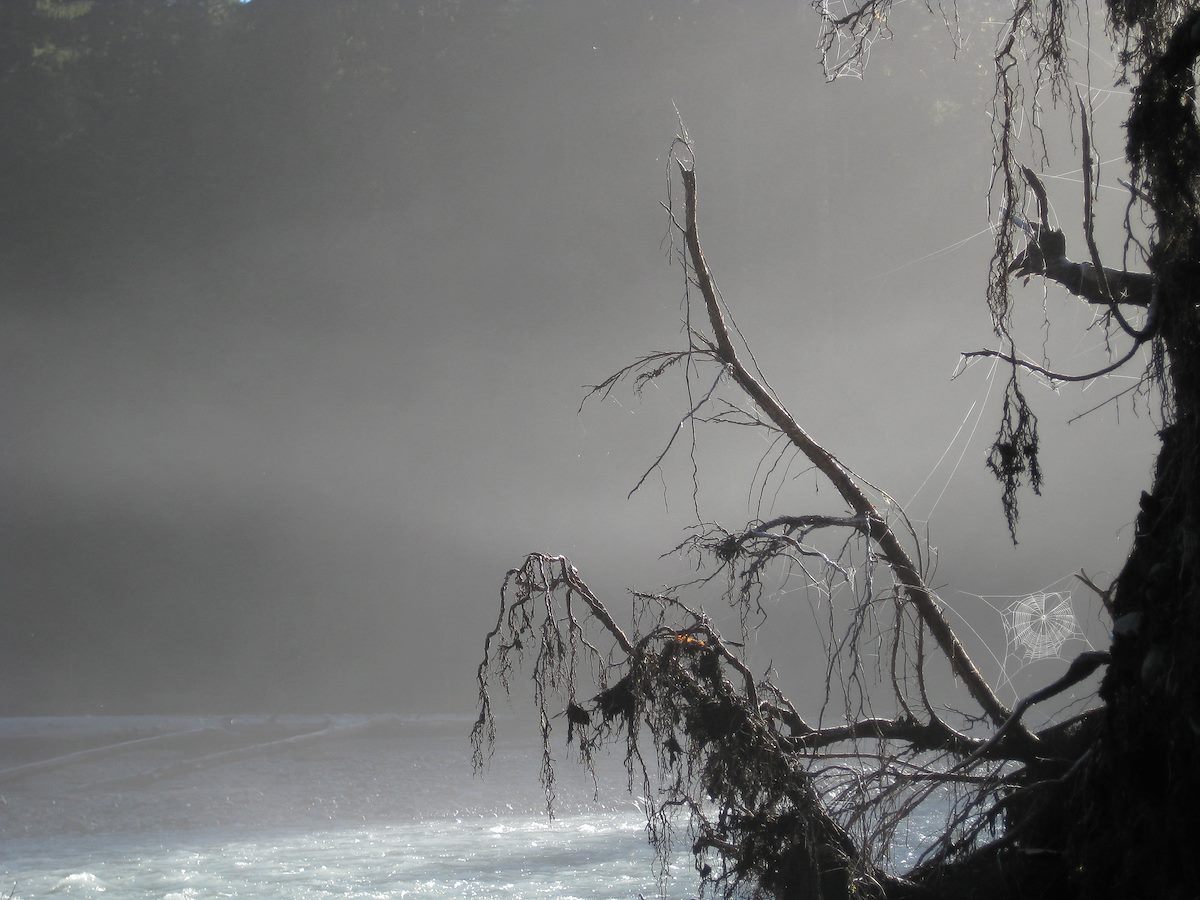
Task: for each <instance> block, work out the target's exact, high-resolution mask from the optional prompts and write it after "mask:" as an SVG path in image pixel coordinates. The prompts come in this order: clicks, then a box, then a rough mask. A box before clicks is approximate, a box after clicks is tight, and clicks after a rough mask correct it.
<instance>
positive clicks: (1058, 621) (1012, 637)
mask: <svg viewBox="0 0 1200 900" xmlns="http://www.w3.org/2000/svg"><path fill="white" fill-rule="evenodd" d="M1068 577H1069V576H1068ZM1067 581H1068V578H1061V579H1059V580H1058V581H1055V582H1054V583H1053V584H1050V585H1047V586H1046V587H1045V588H1040V589H1038V590H1036V591H1033V592H1032V593H1028V594H1015V595H999V596H997V595H992V596H990V597H988V596H983V595H981V594H968V595H967V596H970V597H974V598H975V599H977V600H981V601H983V602H984V603H985V604H987V605H988V606H989V607H991V608H992V610H993V611H994V612H995V613H996V614H997V615H998V616H999V617H1000V620H1001V622H1002V623H1003V626H1004V641H1005V644H1004V655H1003V658H1001V657H1000V655H999V653H998V652H995V651H993V650H991V648H988V650H989V653H990V655H991V657H992V658H993V659H994V660H995V661H996V663H997V665H998V666H999V674H998V677H997V687H998V688H1008V689H1010V690H1012V691H1013V693H1014V696H1015V695H1016V694H1017V687H1016V685H1014V684H1013V679H1014V678H1015V677H1016V676H1017V675H1018V674H1019V673H1020V672H1021V671H1022V670H1023V669H1025V668H1026V667H1027V666H1029V665H1031V664H1032V663H1035V662H1037V661H1039V660H1043V659H1065V658H1066V657H1065V655H1064V654H1063V649H1062V648H1063V646H1064V645H1065V644H1067V642H1069V641H1079V642H1081V643H1083V644H1085V645H1086V646H1087V647H1088V648H1089V649H1095V648H1094V647H1092V642H1091V641H1090V640H1088V638H1087V635H1086V634H1084V632H1083V629H1082V627H1080V625H1079V620H1078V618H1077V617H1076V614H1075V606H1074V600H1073V598H1072V595H1071V591H1070V590H1068V589H1066V588H1064V587H1063V585H1064V584H1065V583H1067ZM1056 588H1057V589H1056ZM956 612H957V611H956ZM958 615H959V618H960V619H963V621H964V622H965V621H966V620H965V618H964V617H963V616H962V615H961V614H960V613H959V614H958ZM971 630H972V631H974V629H973V628H972V629H971ZM974 633H975V636H976V637H977V638H979V639H980V640H984V639H983V636H982V635H981V634H980V633H979V632H978V631H974ZM986 643H988V642H985V645H986Z"/></svg>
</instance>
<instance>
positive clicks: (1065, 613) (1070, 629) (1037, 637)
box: [1001, 591, 1087, 667]
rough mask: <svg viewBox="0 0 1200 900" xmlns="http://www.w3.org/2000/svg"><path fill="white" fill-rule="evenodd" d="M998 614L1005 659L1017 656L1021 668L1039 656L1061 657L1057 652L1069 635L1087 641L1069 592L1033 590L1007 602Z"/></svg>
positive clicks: (1069, 638) (1039, 657)
mask: <svg viewBox="0 0 1200 900" xmlns="http://www.w3.org/2000/svg"><path fill="white" fill-rule="evenodd" d="M1001 615H1002V616H1003V619H1004V635H1005V638H1006V639H1007V645H1006V646H1005V648H1004V656H1005V661H1006V662H1007V660H1008V659H1010V658H1013V657H1016V658H1018V659H1020V660H1021V664H1022V667H1024V666H1027V665H1029V664H1030V663H1031V662H1034V661H1035V660H1039V659H1061V658H1062V657H1061V655H1060V653H1059V651H1060V650H1061V649H1062V646H1063V644H1065V643H1066V642H1067V641H1069V640H1071V639H1072V638H1075V639H1077V640H1081V641H1086V640H1087V638H1085V637H1084V635H1083V631H1082V629H1080V627H1079V623H1078V622H1077V621H1076V620H1075V611H1074V610H1073V609H1072V608H1071V592H1070V591H1049V592H1047V591H1035V592H1034V593H1032V594H1027V595H1026V596H1024V597H1021V598H1019V599H1017V600H1014V601H1013V602H1012V603H1010V604H1008V606H1007V607H1005V609H1004V612H1003V613H1002V614H1001Z"/></svg>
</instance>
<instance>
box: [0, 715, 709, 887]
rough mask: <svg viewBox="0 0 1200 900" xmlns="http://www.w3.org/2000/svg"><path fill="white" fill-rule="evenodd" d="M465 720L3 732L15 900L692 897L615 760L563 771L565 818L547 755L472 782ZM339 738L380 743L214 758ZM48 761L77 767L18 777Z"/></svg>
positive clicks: (54, 725)
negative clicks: (92, 752)
mask: <svg viewBox="0 0 1200 900" xmlns="http://www.w3.org/2000/svg"><path fill="white" fill-rule="evenodd" d="M469 724H470V723H469V721H468V720H466V719H453V718H450V719H447V718H409V719H390V720H379V719H377V720H370V719H366V718H360V719H355V718H354V717H338V718H336V719H330V720H309V721H305V720H301V719H271V720H267V719H264V718H258V719H249V718H247V719H240V720H229V719H221V718H218V717H186V718H185V717H170V718H167V717H153V718H151V717H123V718H87V719H79V718H62V719H7V720H0V898H4V897H7V896H8V892H9V891H12V892H13V893H12V897H13V898H14V900H18V898H33V897H104V898H115V897H137V898H170V900H182V898H207V897H240V898H259V897H261V898H274V897H278V898H298V900H305V898H323V897H356V898H389V900H391V898H400V897H411V898H419V897H429V898H439V897H476V898H482V897H497V898H500V897H504V898H510V897H555V898H572V897H579V898H584V897H588V898H592V897H613V898H634V897H638V896H639V894H641V895H645V896H646V897H654V896H660V895H661V896H665V897H669V898H682V897H691V896H694V889H695V885H696V879H695V873H694V871H693V869H692V864H691V859H690V857H689V856H687V855H686V854H684V855H681V856H679V857H678V858H676V859H675V860H674V862H673V865H672V866H671V868H670V870H669V871H668V873H667V874H666V875H664V876H662V877H659V876H658V875H656V866H655V860H654V854H653V852H652V850H651V849H650V848H649V847H648V845H647V843H646V838H645V831H644V826H645V820H644V818H643V814H642V811H641V808H640V807H639V805H638V804H637V802H636V801H635V800H634V799H632V798H631V797H630V795H629V794H628V792H627V791H626V790H625V776H624V771H623V769H622V768H621V767H620V765H619V763H618V762H617V761H616V760H612V761H610V764H609V765H608V766H607V768H605V769H604V770H603V771H602V772H601V773H600V780H599V783H598V785H593V783H592V782H591V780H590V779H589V778H588V777H587V776H586V775H585V774H584V773H583V772H581V771H580V770H579V768H578V767H577V766H573V765H572V764H571V763H570V762H569V761H566V760H564V764H563V765H562V766H561V770H560V782H559V785H558V792H557V793H558V798H557V803H556V811H557V814H556V817H555V819H554V820H553V821H550V820H548V819H547V817H546V814H545V809H544V799H543V795H542V792H541V787H540V785H539V784H538V781H537V770H538V758H537V752H538V748H537V747H536V746H534V745H533V744H530V743H527V742H517V743H504V744H501V745H500V746H499V748H498V751H497V754H496V756H495V758H494V760H493V764H492V767H491V769H490V771H489V773H488V774H487V776H486V777H484V778H482V779H480V778H475V777H473V776H472V775H471V766H470V747H469V745H468V742H467V732H468V729H469ZM327 725H334V726H337V727H347V728H350V729H353V728H357V727H361V726H368V727H372V728H373V730H370V731H367V732H358V733H348V734H344V735H342V736H330V737H324V738H322V739H321V740H318V741H312V742H309V743H303V742H301V743H300V744H297V745H295V746H291V745H287V744H281V745H276V749H275V750H273V751H272V752H270V753H260V754H256V755H249V756H244V757H240V758H235V757H232V756H228V755H227V756H226V757H220V758H218V757H215V756H213V754H216V753H226V754H228V753H229V751H231V750H236V748H238V747H243V746H245V745H247V744H250V743H254V742H265V741H268V740H277V739H280V738H283V737H287V736H289V735H292V734H294V733H296V732H298V731H301V730H304V729H313V728H318V727H322V726H327ZM374 726H382V727H374ZM517 730H518V731H519V729H517ZM164 733H172V734H177V735H178V736H177V737H170V738H166V739H157V740H150V741H147V742H144V743H142V744H134V745H129V746H127V747H125V748H122V749H121V750H119V751H117V752H113V753H109V754H107V755H102V756H100V757H94V758H89V757H86V756H75V757H66V754H69V753H78V752H79V751H80V750H83V749H85V748H88V747H94V746H96V745H97V744H105V743H113V742H116V741H120V740H128V739H130V738H139V737H142V738H144V737H147V736H154V735H161V734H164ZM47 758H57V759H59V760H60V761H61V763H62V764H60V765H56V766H54V767H51V768H47V769H44V770H41V771H31V770H30V769H29V768H25V769H21V768H18V767H19V766H22V765H27V764H28V763H29V762H31V761H35V760H44V759H47ZM196 760H201V765H200V767H197V768H188V767H187V766H186V765H185V764H186V763H188V762H189V761H191V762H193V763H194V761H196ZM218 762H219V763H220V764H217V763H218Z"/></svg>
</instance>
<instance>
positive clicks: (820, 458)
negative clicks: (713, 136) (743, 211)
mask: <svg viewBox="0 0 1200 900" xmlns="http://www.w3.org/2000/svg"><path fill="white" fill-rule="evenodd" d="M679 171H680V173H681V177H682V179H683V186H684V199H685V204H686V207H685V215H684V221H685V225H686V229H687V230H686V234H685V239H686V243H687V247H688V253H689V256H690V258H691V263H692V270H693V273H694V277H695V280H696V284H697V287H698V288H699V289H700V292H701V294H702V295H703V298H704V302H705V306H706V307H707V309H708V316H709V323H710V325H711V327H712V331H713V335H714V337H715V338H716V343H717V356H718V358H719V359H720V361H721V362H723V363H724V364H725V365H726V366H728V367H729V370H730V372H731V374H732V377H733V379H734V380H735V381H736V382H737V383H738V385H739V386H740V387H741V388H742V390H744V391H745V392H746V394H747V395H748V396H749V397H750V399H751V400H752V401H754V402H755V403H756V404H757V405H758V407H759V408H760V409H761V410H762V411H763V412H764V413H765V414H766V416H767V418H769V419H770V420H771V421H772V422H774V423H775V425H776V426H777V427H778V428H779V429H780V430H781V431H782V432H783V433H784V434H786V435H787V436H788V439H789V440H791V442H792V443H793V444H795V445H796V447H797V448H799V450H800V451H801V452H802V453H803V454H804V455H805V456H806V457H807V458H808V459H809V461H810V462H811V463H812V464H813V465H814V466H816V468H817V469H818V470H819V471H820V472H821V473H822V474H823V475H825V477H826V478H828V479H829V481H830V482H831V483H832V484H833V486H834V487H835V488H836V489H837V491H838V493H839V494H840V495H841V496H842V499H843V500H845V501H846V503H847V504H848V505H849V506H850V508H851V509H852V510H853V511H854V513H855V515H857V516H859V517H861V518H862V519H863V520H864V521H866V522H868V523H869V531H870V536H871V538H872V540H874V541H875V543H876V544H877V545H878V546H879V548H880V551H881V553H882V554H883V557H884V558H885V559H886V560H887V562H888V564H889V566H891V568H892V571H893V572H894V573H895V576H896V580H897V582H898V583H899V584H900V585H902V587H903V590H904V592H905V594H906V596H907V597H908V599H909V600H910V602H912V604H913V605H914V607H915V608H916V610H917V612H918V614H919V615H920V616H921V618H922V620H923V621H924V622H925V624H926V626H927V627H928V628H929V631H930V634H931V635H933V637H934V640H935V641H936V642H937V644H938V646H939V647H940V648H941V650H942V652H943V653H944V654H945V655H946V658H947V660H948V661H949V664H950V668H951V670H952V671H953V672H954V674H955V675H956V676H957V677H958V678H959V679H961V680H962V682H963V683H964V684H965V685H966V688H967V690H968V691H969V692H970V694H971V696H972V697H973V698H974V699H975V701H976V702H977V703H978V704H979V705H980V707H981V708H982V709H983V710H984V712H985V714H986V715H987V717H988V718H989V719H991V720H992V722H993V723H995V724H996V725H1000V724H1002V723H1003V722H1004V721H1005V720H1006V719H1008V717H1009V715H1010V712H1009V710H1008V709H1007V707H1005V706H1004V704H1003V703H1001V702H1000V700H999V698H998V697H996V695H995V693H994V692H993V691H992V689H991V688H990V687H989V686H988V684H987V682H986V681H985V680H984V679H983V676H982V675H980V673H979V670H978V669H977V668H976V667H975V664H974V662H973V661H972V660H971V658H970V656H969V655H968V654H967V652H966V650H965V649H964V648H963V646H962V644H961V643H960V642H959V640H958V638H957V636H956V635H955V634H954V631H953V629H952V628H951V627H950V624H949V623H948V622H947V621H946V619H945V617H944V616H943V615H942V613H941V611H940V610H939V609H938V608H937V604H936V601H935V599H934V595H933V592H932V591H931V590H930V589H929V588H928V587H927V586H926V585H925V583H924V580H923V578H922V577H921V574H920V571H919V570H918V567H917V565H916V564H915V563H914V562H913V561H912V559H911V558H910V557H909V555H908V553H907V552H906V551H905V550H904V548H903V546H902V545H901V544H900V541H899V539H898V538H897V537H896V535H895V533H894V532H893V531H892V529H891V528H890V527H889V526H888V525H887V524H886V521H885V519H884V517H883V516H882V515H881V514H880V513H879V511H878V510H877V509H876V508H875V505H874V504H873V503H872V502H871V501H870V500H869V499H868V498H867V496H866V494H864V493H863V491H862V490H861V489H860V488H859V486H858V485H857V484H856V483H855V482H854V480H853V478H852V477H851V475H850V474H849V472H848V471H847V470H846V468H845V467H844V466H842V464H841V463H840V462H839V461H838V460H837V459H836V458H835V457H834V456H833V454H831V453H830V452H829V451H828V450H826V449H825V448H824V447H823V446H821V445H820V444H818V443H817V442H816V441H814V440H813V439H812V438H811V437H810V436H809V435H808V433H807V432H806V431H804V429H803V428H801V427H800V425H799V424H798V423H797V422H796V420H795V419H793V418H792V416H791V414H790V413H789V412H788V411H787V410H786V409H784V407H783V406H782V405H781V404H780V403H779V402H778V401H777V400H776V399H775V398H774V397H773V396H772V395H771V394H770V393H769V392H768V391H767V390H766V389H765V388H764V387H763V386H762V385H761V384H760V383H759V382H758V380H757V379H756V378H755V377H754V376H753V375H752V374H751V373H750V372H749V371H748V370H747V369H746V368H745V366H743V365H742V363H741V361H740V360H739V358H738V354H737V352H736V351H735V349H734V347H733V343H732V341H731V340H730V336H729V330H728V328H727V327H726V325H725V319H724V316H723V315H722V313H721V307H720V304H719V302H718V298H717V291H716V287H715V285H714V283H713V279H712V274H711V272H710V271H709V268H708V263H707V261H706V260H705V258H704V251H703V249H702V248H701V246H700V237H699V228H698V224H697V192H696V173H695V169H694V168H693V167H691V166H689V165H685V164H684V163H683V162H682V161H679Z"/></svg>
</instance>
